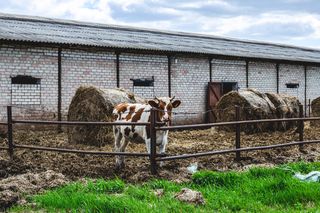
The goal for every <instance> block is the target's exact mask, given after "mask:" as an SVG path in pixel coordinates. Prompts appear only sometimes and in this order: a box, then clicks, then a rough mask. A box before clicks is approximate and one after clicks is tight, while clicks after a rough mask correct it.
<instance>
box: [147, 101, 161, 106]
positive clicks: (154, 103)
mask: <svg viewBox="0 0 320 213" xmlns="http://www.w3.org/2000/svg"><path fill="white" fill-rule="evenodd" d="M148 104H149V105H150V106H152V107H156V108H158V107H159V105H158V102H156V101H155V100H149V101H148Z"/></svg>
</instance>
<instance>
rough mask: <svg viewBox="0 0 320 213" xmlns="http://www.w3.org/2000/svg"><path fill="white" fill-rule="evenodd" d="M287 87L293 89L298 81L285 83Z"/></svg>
mask: <svg viewBox="0 0 320 213" xmlns="http://www.w3.org/2000/svg"><path fill="white" fill-rule="evenodd" d="M286 86H287V88H291V89H295V88H299V83H286Z"/></svg>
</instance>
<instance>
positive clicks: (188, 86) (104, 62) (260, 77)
mask: <svg viewBox="0 0 320 213" xmlns="http://www.w3.org/2000/svg"><path fill="white" fill-rule="evenodd" d="M57 55H58V50H57V49H56V48H35V47H27V46H9V45H2V46H0V119H1V118H3V117H4V116H5V113H6V112H5V107H3V106H6V105H10V104H14V105H16V108H15V109H14V114H16V115H19V116H23V117H24V118H26V117H29V118H38V117H41V118H43V119H44V118H46V117H48V115H50V116H49V117H50V118H52V119H56V113H57V99H58V97H57V96H58V95H57V93H58V88H57V87H58V61H57V57H58V56H57ZM175 58H176V60H173V62H172V73H171V83H172V85H171V93H172V96H176V98H178V99H180V100H181V101H182V104H181V106H180V107H179V108H178V109H176V112H186V113H189V112H190V113H196V114H188V115H185V114H182V115H176V116H175V117H176V118H175V119H176V121H177V122H176V123H181V122H182V121H183V120H184V121H186V122H187V123H188V122H189V123H191V122H193V123H195V122H202V121H203V118H204V115H203V113H202V112H204V111H205V110H206V94H207V84H208V82H209V60H208V59H207V58H205V57H187V56H181V55H180V56H179V55H178V56H176V57H175ZM115 60H116V56H115V54H114V53H113V52H106V51H100V52H99V51H95V52H90V51H80V50H71V49H63V50H62V110H63V113H64V115H65V114H66V112H67V109H68V106H69V103H70V101H71V98H72V97H73V95H74V92H75V90H76V89H77V88H78V87H79V86H81V85H94V86H96V87H99V88H114V87H116V85H117V83H116V61H115ZM167 74H168V59H167V57H166V56H161V55H142V54H124V53H123V54H121V55H120V86H121V87H124V88H126V89H129V90H131V91H133V82H132V81H130V78H147V77H151V76H154V78H155V86H154V88H152V87H135V92H136V93H137V94H139V95H141V96H143V97H145V98H152V97H153V96H154V95H156V96H168V76H167ZM17 75H28V76H33V77H35V78H40V79H41V84H40V85H22V86H21V85H14V84H11V77H14V76H17ZM212 81H217V82H220V81H224V82H238V86H239V87H240V89H243V88H246V66H245V61H231V60H220V59H215V60H213V61H212ZM289 82H297V83H299V84H300V87H299V88H298V89H289V88H287V87H286V85H285V84H286V83H289ZM307 84H308V85H307V98H310V99H314V98H316V97H319V96H320V92H319V91H320V90H319V86H320V68H319V67H308V70H307ZM276 85H277V83H276V69H275V64H273V63H262V62H250V63H249V87H253V88H256V89H258V90H260V91H262V92H276ZM304 87H305V85H304V67H303V66H298V65H286V64H281V65H280V70H279V91H280V93H287V94H290V95H294V96H297V97H298V98H299V99H300V101H301V102H302V103H304ZM18 107H19V108H18Z"/></svg>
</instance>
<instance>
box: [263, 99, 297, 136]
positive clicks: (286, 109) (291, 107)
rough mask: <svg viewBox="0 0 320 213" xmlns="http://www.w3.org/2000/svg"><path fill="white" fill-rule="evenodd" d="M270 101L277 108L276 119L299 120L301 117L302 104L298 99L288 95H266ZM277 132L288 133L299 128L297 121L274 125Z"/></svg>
mask: <svg viewBox="0 0 320 213" xmlns="http://www.w3.org/2000/svg"><path fill="white" fill-rule="evenodd" d="M266 95H267V97H268V98H269V100H270V101H271V102H272V103H273V105H274V107H275V108H276V118H297V117H299V105H300V102H299V100H298V99H297V98H296V97H293V96H289V95H286V94H276V93H266ZM274 125H275V130H283V131H286V130H288V129H290V128H292V127H296V126H297V122H296V121H289V122H281V123H274Z"/></svg>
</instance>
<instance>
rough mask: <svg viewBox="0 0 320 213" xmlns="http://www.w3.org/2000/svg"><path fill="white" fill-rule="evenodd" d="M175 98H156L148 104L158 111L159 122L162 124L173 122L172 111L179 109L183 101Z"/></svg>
mask: <svg viewBox="0 0 320 213" xmlns="http://www.w3.org/2000/svg"><path fill="white" fill-rule="evenodd" d="M173 99H174V97H173V98H170V97H162V98H157V97H155V98H154V99H153V100H149V101H148V103H149V104H150V105H151V106H152V107H154V108H156V109H158V110H159V111H158V120H159V121H161V122H165V123H168V122H170V121H171V120H172V109H173V108H177V107H178V106H179V105H180V104H181V101H179V100H173Z"/></svg>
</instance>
